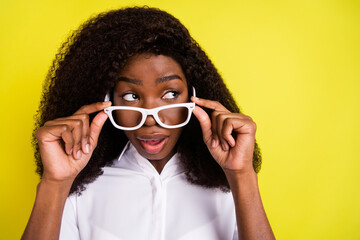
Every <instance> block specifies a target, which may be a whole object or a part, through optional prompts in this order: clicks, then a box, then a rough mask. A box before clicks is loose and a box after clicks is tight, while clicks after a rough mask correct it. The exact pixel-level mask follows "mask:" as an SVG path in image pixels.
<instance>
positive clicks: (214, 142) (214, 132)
mask: <svg viewBox="0 0 360 240" xmlns="http://www.w3.org/2000/svg"><path fill="white" fill-rule="evenodd" d="M219 114H220V112H219V111H213V112H212V113H211V131H212V138H213V140H212V144H211V146H212V147H213V148H215V147H217V146H218V145H219V144H221V142H220V138H219V133H218V131H217V125H218V123H217V117H218V115H219Z"/></svg>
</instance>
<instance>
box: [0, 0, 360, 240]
mask: <svg viewBox="0 0 360 240" xmlns="http://www.w3.org/2000/svg"><path fill="white" fill-rule="evenodd" d="M135 4H137V5H144V4H148V5H150V6H155V7H160V8H162V9H164V10H167V11H169V12H170V13H172V14H173V15H175V16H176V17H177V18H179V19H180V20H181V21H182V22H183V23H184V24H185V26H187V27H188V28H189V30H190V32H191V34H192V35H193V37H194V38H195V39H196V40H197V41H198V42H199V43H200V45H201V46H202V47H203V48H204V50H205V51H206V52H207V53H208V55H209V56H210V58H211V59H212V61H213V62H214V63H215V65H216V66H217V68H218V69H219V71H220V73H221V74H222V76H223V77H224V79H225V81H226V83H227V85H228V86H229V88H230V89H231V91H232V93H233V94H234V96H235V97H236V99H237V101H238V103H239V105H240V106H241V107H242V110H243V111H244V112H245V113H246V114H248V115H250V116H252V117H253V118H254V120H255V121H256V123H257V125H258V132H257V139H258V142H259V144H260V147H261V149H262V153H263V167H262V171H261V172H260V174H259V182H260V189H261V193H262V197H263V202H264V205H265V208H266V212H267V214H268V217H269V220H270V222H271V225H272V227H273V230H274V232H275V234H276V236H277V238H278V239H299V240H300V239H301V240H303V239H360V228H359V227H360V186H359V183H360V174H359V169H360V157H359V153H358V149H359V147H360V140H359V139H360V138H359V136H360V127H359V123H360V97H359V92H360V2H359V1H355V0H354V1H351V0H324V1H319V0H303V1H291V0H289V1H285V0H271V1H265V0H264V1H257V0H248V1H235V0H234V1H226V0H223V1H218V0H214V1H195V0H183V1H178V2H176V1H160V0H158V1H151V2H149V1H130V0H129V1H124V0H122V1H120V0H118V1H115V0H113V1H110V0H102V1H98V0H92V1H85V0H84V1H70V0H66V1H65V0H61V1H60V0H56V1H39V0H34V1H25V0H13V1H6V2H5V1H1V4H0V5H1V6H0V104H1V106H0V112H1V118H0V121H1V122H0V127H1V129H0V147H1V149H0V152H1V174H0V176H1V179H0V180H1V196H0V239H19V238H20V236H21V234H22V231H23V229H24V227H25V225H26V222H27V220H28V217H29V215H30V211H31V208H32V204H33V201H34V196H35V190H36V185H37V182H38V179H39V178H38V176H37V175H35V173H34V170H35V165H34V160H33V159H34V158H33V153H32V148H31V144H30V139H31V132H32V128H33V115H34V113H35V112H36V109H37V106H38V104H39V99H40V95H41V88H42V81H43V79H44V78H45V75H46V73H47V70H48V68H49V66H50V64H51V61H52V59H53V57H54V55H55V53H56V52H57V49H58V48H59V46H60V44H61V43H62V42H63V41H64V40H65V38H66V36H68V34H69V33H70V31H71V30H74V29H76V28H77V27H78V26H79V25H80V24H81V23H82V22H83V21H84V20H86V19H87V18H88V17H90V16H92V15H94V14H96V13H98V12H100V11H103V10H109V9H113V8H118V7H122V6H133V5H135Z"/></svg>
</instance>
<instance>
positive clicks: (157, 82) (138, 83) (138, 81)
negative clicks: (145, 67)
mask: <svg viewBox="0 0 360 240" xmlns="http://www.w3.org/2000/svg"><path fill="white" fill-rule="evenodd" d="M174 79H180V80H181V81H182V80H183V79H182V78H181V77H180V76H179V75H176V74H173V75H169V76H164V77H160V78H157V79H156V81H155V83H156V84H159V83H163V82H167V81H170V80H174ZM119 81H125V82H129V83H132V84H136V85H140V86H142V85H143V83H142V81H141V80H138V79H135V78H127V77H119Z"/></svg>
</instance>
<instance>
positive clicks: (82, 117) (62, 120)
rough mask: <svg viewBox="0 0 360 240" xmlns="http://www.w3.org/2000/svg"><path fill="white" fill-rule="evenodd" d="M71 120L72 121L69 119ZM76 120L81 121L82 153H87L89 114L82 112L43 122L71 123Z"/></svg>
mask: <svg viewBox="0 0 360 240" xmlns="http://www.w3.org/2000/svg"><path fill="white" fill-rule="evenodd" d="M71 120H73V121H71ZM76 121H82V138H81V150H82V151H83V152H84V153H89V152H90V151H89V132H90V130H89V115H88V114H85V113H82V114H75V115H71V116H69V117H64V118H57V119H55V120H53V121H49V122H47V123H45V124H46V125H56V124H71V125H73V124H72V123H71V122H73V123H76Z"/></svg>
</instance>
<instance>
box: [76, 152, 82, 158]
mask: <svg viewBox="0 0 360 240" xmlns="http://www.w3.org/2000/svg"><path fill="white" fill-rule="evenodd" d="M76 158H77V159H79V158H81V151H80V150H79V151H77V152H76Z"/></svg>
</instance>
